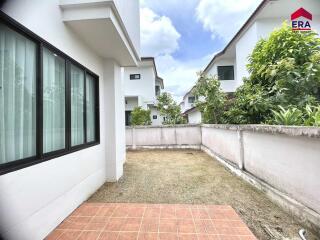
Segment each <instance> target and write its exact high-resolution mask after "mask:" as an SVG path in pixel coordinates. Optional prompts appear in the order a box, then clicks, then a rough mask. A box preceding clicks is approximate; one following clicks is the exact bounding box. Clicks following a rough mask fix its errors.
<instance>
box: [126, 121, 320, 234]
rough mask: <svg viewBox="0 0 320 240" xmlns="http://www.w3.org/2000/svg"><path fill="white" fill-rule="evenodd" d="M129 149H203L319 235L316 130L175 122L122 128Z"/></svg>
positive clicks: (319, 172) (319, 138) (319, 152)
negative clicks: (175, 124)
mask: <svg viewBox="0 0 320 240" xmlns="http://www.w3.org/2000/svg"><path fill="white" fill-rule="evenodd" d="M126 141H127V142H126V143H127V149H132V150H134V149H184V148H189V149H190V148H191V149H201V150H203V151H205V152H206V153H208V154H209V155H210V156H212V157H214V158H215V159H216V160H218V161H219V162H221V163H222V164H223V165H225V166H226V167H227V169H229V170H230V171H231V172H233V173H234V174H236V175H237V176H239V177H241V178H243V179H244V180H245V181H247V182H249V183H250V184H252V185H253V186H255V187H257V188H258V189H260V190H262V191H263V192H265V193H266V195H267V196H268V197H269V198H271V199H272V200H273V201H274V202H276V203H277V204H278V205H280V206H281V207H283V208H285V209H286V210H287V211H289V212H290V213H292V214H293V215H295V216H297V218H299V219H300V220H301V221H303V222H305V223H307V224H308V225H309V227H311V228H313V229H315V231H317V232H318V233H319V234H320V128H312V127H311V128H310V127H287V126H267V125H243V126H241V125H177V126H152V127H149V126H143V127H134V128H131V127H128V128H127V129H126Z"/></svg>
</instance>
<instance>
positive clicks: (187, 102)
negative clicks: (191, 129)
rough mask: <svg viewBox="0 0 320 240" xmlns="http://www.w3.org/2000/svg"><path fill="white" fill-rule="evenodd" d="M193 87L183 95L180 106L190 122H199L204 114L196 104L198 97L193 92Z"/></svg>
mask: <svg viewBox="0 0 320 240" xmlns="http://www.w3.org/2000/svg"><path fill="white" fill-rule="evenodd" d="M193 89H194V87H192V88H191V89H190V91H188V92H187V93H186V94H185V95H184V96H183V99H182V101H181V103H180V107H181V111H182V115H183V116H184V117H185V118H186V119H187V122H188V123H189V124H199V123H201V121H202V115H201V112H200V111H199V110H198V109H197V108H196V106H195V102H196V97H195V96H194V95H193V93H192V90H193Z"/></svg>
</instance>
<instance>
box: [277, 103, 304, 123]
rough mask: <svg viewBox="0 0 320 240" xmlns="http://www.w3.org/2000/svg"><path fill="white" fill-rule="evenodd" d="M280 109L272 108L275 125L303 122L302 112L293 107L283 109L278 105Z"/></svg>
mask: <svg viewBox="0 0 320 240" xmlns="http://www.w3.org/2000/svg"><path fill="white" fill-rule="evenodd" d="M279 108H280V111H274V110H272V112H273V114H274V120H273V121H274V124H277V125H301V124H302V122H303V118H302V117H303V114H302V112H301V111H300V110H299V109H297V108H295V107H290V108H288V109H284V108H283V107H282V106H279Z"/></svg>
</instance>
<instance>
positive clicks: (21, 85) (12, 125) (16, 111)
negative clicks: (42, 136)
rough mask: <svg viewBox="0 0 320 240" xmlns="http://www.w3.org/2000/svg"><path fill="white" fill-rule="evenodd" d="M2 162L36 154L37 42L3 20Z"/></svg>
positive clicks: (0, 78) (0, 41)
mask: <svg viewBox="0 0 320 240" xmlns="http://www.w3.org/2000/svg"><path fill="white" fill-rule="evenodd" d="M0 29H1V30H0V164H3V163H8V162H12V161H15V160H19V159H25V158H29V157H32V156H35V155H36V78H37V75H36V73H37V71H36V65H37V61H36V56H37V45H36V44H35V43H34V42H33V41H31V40H29V39H27V38H26V37H24V36H22V35H21V34H19V33H17V32H15V31H13V30H11V29H10V28H8V27H7V26H6V25H3V24H2V23H0Z"/></svg>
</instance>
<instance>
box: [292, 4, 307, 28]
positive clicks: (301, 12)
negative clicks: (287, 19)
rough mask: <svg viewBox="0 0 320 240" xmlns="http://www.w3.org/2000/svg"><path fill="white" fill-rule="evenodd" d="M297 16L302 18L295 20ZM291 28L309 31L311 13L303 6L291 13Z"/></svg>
mask: <svg viewBox="0 0 320 240" xmlns="http://www.w3.org/2000/svg"><path fill="white" fill-rule="evenodd" d="M299 18H304V19H303V20H302V19H300V20H297V19H299ZM291 21H292V30H293V31H310V30H311V24H310V22H309V21H312V14H311V13H310V12H308V11H307V10H305V9H304V8H299V9H298V10H297V11H295V12H294V13H292V14H291Z"/></svg>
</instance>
